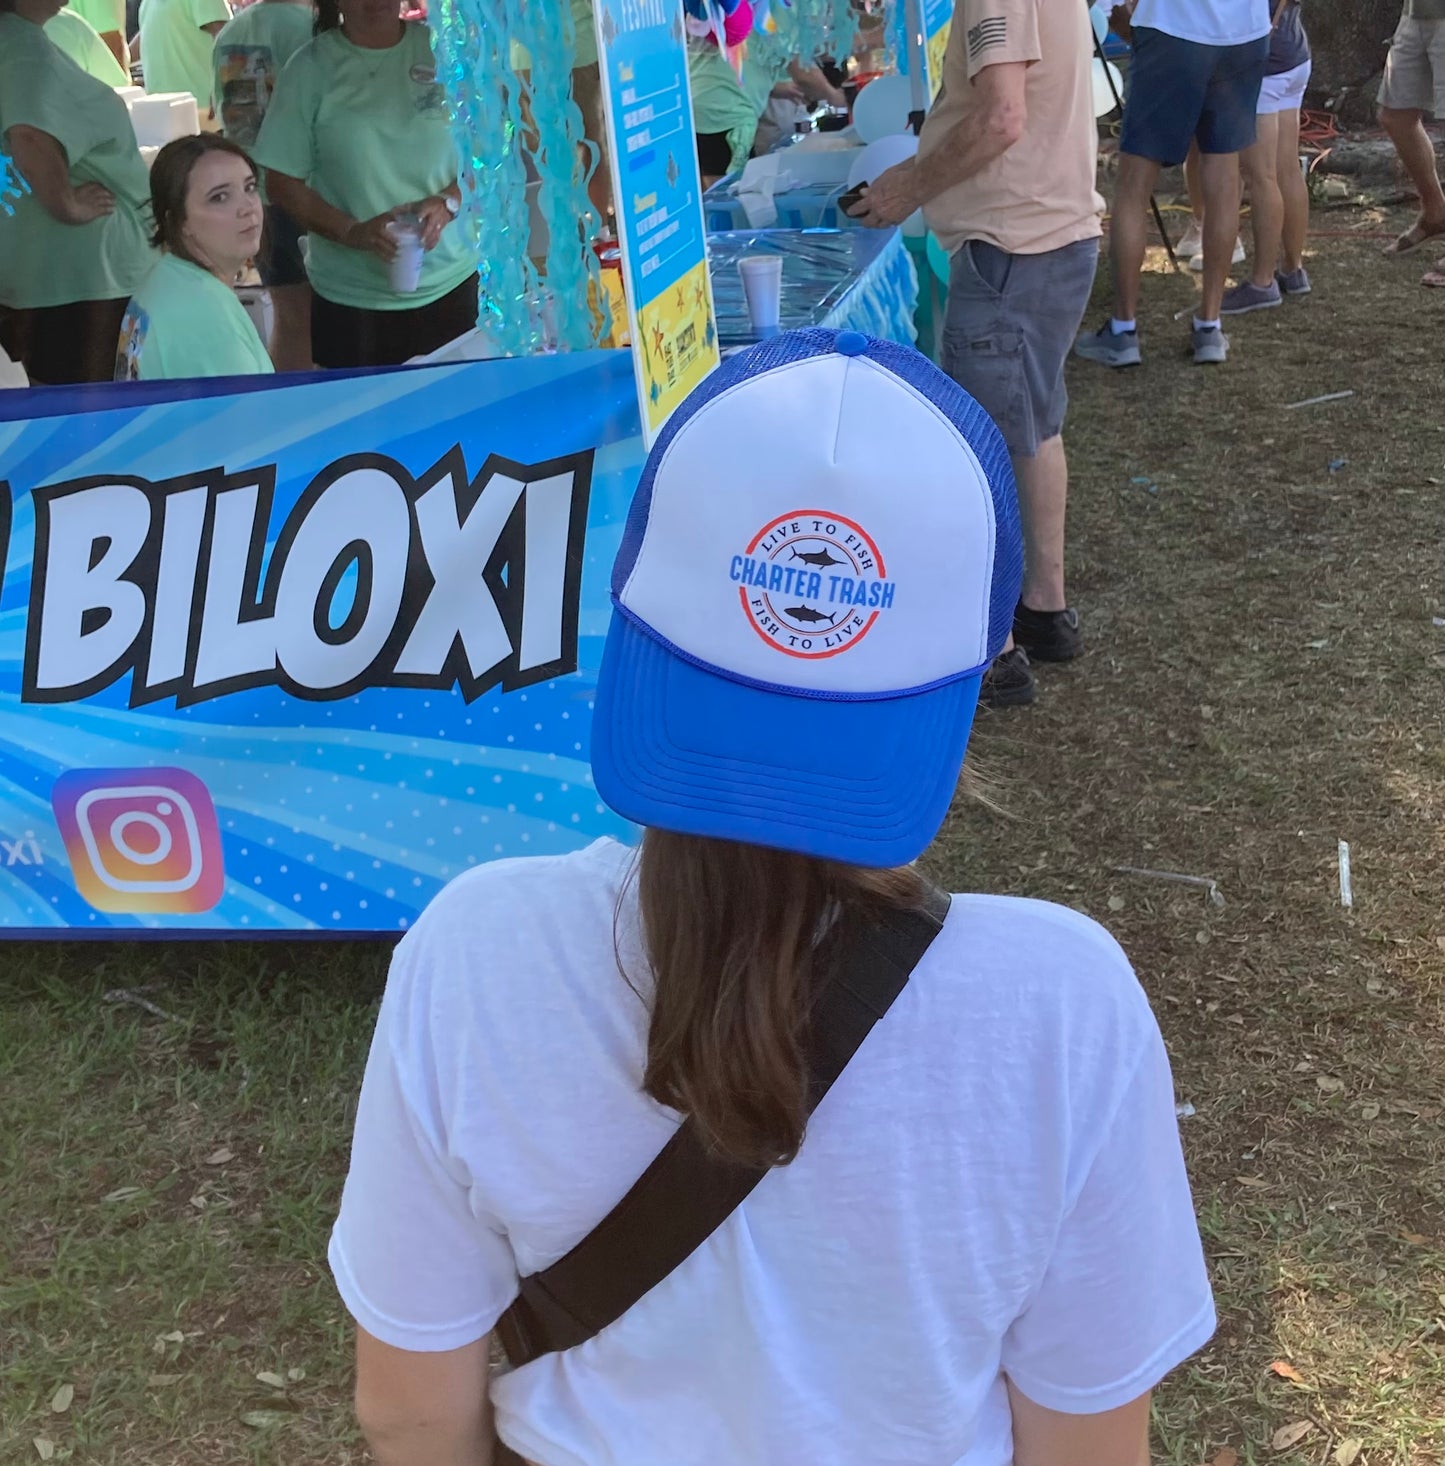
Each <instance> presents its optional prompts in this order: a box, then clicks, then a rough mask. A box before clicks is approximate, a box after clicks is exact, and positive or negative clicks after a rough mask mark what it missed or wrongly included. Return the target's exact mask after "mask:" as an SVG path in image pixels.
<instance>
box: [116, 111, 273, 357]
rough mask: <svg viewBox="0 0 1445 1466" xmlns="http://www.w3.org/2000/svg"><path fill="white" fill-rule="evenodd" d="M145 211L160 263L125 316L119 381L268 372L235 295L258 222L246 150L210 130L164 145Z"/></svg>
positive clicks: (251, 252)
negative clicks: (153, 229)
mask: <svg viewBox="0 0 1445 1466" xmlns="http://www.w3.org/2000/svg"><path fill="white" fill-rule="evenodd" d="M151 208H152V211H153V212H154V214H155V221H156V232H155V244H156V246H157V247H158V248H159V249H160V250H161V251H162V253H161V259H160V263H159V264H158V265H156V267H155V269H153V270H152V271H151V272H150V274H149V275H148V276H147V277H146V282H145V284H144V285H142V286H141V288H140V289H139V290H138V291H136V293H135V296H134V298H133V299H132V300H131V303H130V306H129V308H128V309H127V310H126V313H125V320H124V322H123V323H122V326H121V331H120V345H119V348H118V350H117V353H116V358H115V376H116V380H117V381H122V382H123V381H137V380H144V381H150V380H153V379H156V378H174V377H230V376H249V375H254V374H256V373H260V372H269V371H271V370H272V366H271V358H270V357H269V356H267V355H266V348H265V347H264V346H263V345H262V344H261V338H260V336H258V335H257V334H256V328H255V326H253V325H252V324H251V318H250V317H249V316H248V315H247V314H246V312H245V310H244V309H243V308H242V306H241V302H240V301H239V300H238V299H237V298H236V291H235V281H236V277H237V276H238V275H239V274H240V273H241V271H242V270H243V269H244V268H245V267H246V264H247V262H248V261H249V260H250V259H251V258H252V256H253V255H255V253H256V250H257V248H258V247H259V246H260V243H261V224H262V218H263V214H262V209H261V196H260V194H259V193H258V192H257V190H256V168H255V165H254V164H253V163H252V162H251V160H250V158H248V157H247V156H246V152H245V149H244V148H242V147H240V146H239V145H238V144H236V143H233V142H231V141H230V139H229V138H224V137H218V136H217V135H216V134H215V133H209V132H206V133H202V134H201V135H200V136H199V137H182V138H177V139H175V141H174V142H169V143H167V144H166V145H165V147H163V148H162V149H161V150H160V152H159V153H157V154H156V160H155V163H154V164H153V165H152V166H151Z"/></svg>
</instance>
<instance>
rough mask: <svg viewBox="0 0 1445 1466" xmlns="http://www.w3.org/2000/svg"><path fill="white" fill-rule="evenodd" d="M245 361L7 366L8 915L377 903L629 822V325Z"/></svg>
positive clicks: (234, 919) (3, 787)
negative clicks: (599, 699) (45, 378)
mask: <svg viewBox="0 0 1445 1466" xmlns="http://www.w3.org/2000/svg"><path fill="white" fill-rule="evenodd" d="M265 382H266V385H259V383H258V381H257V380H253V379H246V380H242V379H234V380H231V381H223V382H218V383H216V382H213V383H162V384H141V385H138V386H136V387H134V388H132V387H124V386H107V387H104V388H100V389H78V390H75V391H70V390H65V389H48V390H39V391H30V392H12V393H0V485H3V492H0V546H7V547H8V548H6V550H5V554H4V581H3V587H0V932H4V933H5V934H7V935H14V936H18V935H27V936H37V935H70V936H73V935H76V934H79V933H93V934H94V933H104V934H106V935H112V936H115V935H134V934H142V933H161V932H178V931H187V932H192V933H202V932H204V933H212V934H215V933H221V934H232V935H242V934H247V935H250V934H262V933H274V934H281V933H285V934H292V935H295V934H303V933H332V934H338V935H342V934H355V933H369V932H389V933H393V934H394V933H396V932H398V931H400V930H402V929H404V928H406V927H407V926H408V925H409V924H410V923H411V921H412V920H414V918H415V917H416V915H417V914H418V913H419V912H420V911H421V909H422V907H423V906H425V904H426V903H427V901H428V900H430V898H431V897H432V896H433V895H435V894H436V892H437V891H438V890H439V889H440V888H441V886H443V885H444V884H445V883H446V882H447V881H448V880H449V879H450V878H451V877H452V876H454V875H456V874H458V873H459V872H460V871H462V870H463V869H465V868H466V867H468V866H471V865H475V864H477V863H479V862H483V861H488V860H497V859H502V858H504V857H508V856H517V855H529V854H540V853H545V852H560V851H566V850H571V849H575V848H577V847H579V846H581V845H583V844H585V843H587V842H588V841H589V840H591V839H594V838H596V837H597V836H598V835H601V834H613V835H621V836H626V834H627V827H626V826H625V825H624V823H623V822H622V821H620V820H618V819H617V818H616V817H615V816H614V815H612V814H611V813H610V812H609V811H608V810H607V809H606V808H605V807H604V806H603V805H602V804H601V803H600V801H598V799H597V796H596V794H595V793H594V791H593V789H592V785H591V778H590V773H589V768H588V726H589V713H590V709H591V705H592V696H593V690H594V688H595V685H596V673H597V666H598V661H599V658H600V655H601V649H602V642H603V638H604V637H605V635H606V630H607V622H608V618H609V615H610V602H609V599H608V583H609V572H610V567H611V562H612V559H613V556H614V554H615V552H616V548H617V545H618V542H619V539H620V536H621V529H622V522H623V519H624V517H625V514H626V509H627V506H628V504H629V502H630V500H631V495H632V491H633V489H634V487H635V485H636V482H637V478H638V474H639V473H640V470H641V465H642V460H643V456H644V449H643V444H642V439H641V434H640V427H639V422H638V412H637V403H636V398H635V395H634V386H633V377H632V370H631V365H630V363H629V360H628V357H627V355H626V354H625V353H623V352H588V353H578V354H573V355H563V356H553V357H536V358H527V359H515V360H504V361H492V362H477V363H468V364H465V365H459V366H440V367H424V368H406V369H400V370H395V371H383V372H374V373H362V374H331V375H327V376H324V377H320V378H315V379H309V378H308V379H297V378H289V379H288V378H285V377H278V378H268V379H265ZM18 412H25V413H26V414H27V415H26V416H25V417H24V418H19V417H13V416H12V417H11V420H8V421H7V420H3V419H4V418H5V417H6V416H7V415H13V414H16V413H18Z"/></svg>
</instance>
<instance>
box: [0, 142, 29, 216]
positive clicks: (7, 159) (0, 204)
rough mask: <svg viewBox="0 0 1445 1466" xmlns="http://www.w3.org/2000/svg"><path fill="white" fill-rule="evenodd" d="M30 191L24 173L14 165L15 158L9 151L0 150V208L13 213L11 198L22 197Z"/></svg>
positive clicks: (13, 207)
mask: <svg viewBox="0 0 1445 1466" xmlns="http://www.w3.org/2000/svg"><path fill="white" fill-rule="evenodd" d="M29 192H30V185H29V184H28V183H27V182H26V181H25V175H24V174H23V173H21V171H20V170H19V169H18V168H17V167H16V166H15V160H14V159H13V158H12V157H11V156H10V154H9V153H3V152H0V209H4V210H5V212H6V213H7V214H14V212H15V205H14V204H12V203H11V202H10V200H11V199H13V198H14V199H19V198H24V197H25V195H26V194H27V193H29Z"/></svg>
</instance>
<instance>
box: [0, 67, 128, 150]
mask: <svg viewBox="0 0 1445 1466" xmlns="http://www.w3.org/2000/svg"><path fill="white" fill-rule="evenodd" d="M45 50H46V52H48V53H49V54H44V55H42V56H41V57H40V58H37V61H36V64H34V65H31V64H28V60H29V58H27V64H19V63H17V64H13V65H9V66H6V67H4V68H3V74H0V133H3V132H5V131H8V130H9V129H10V128H12V127H33V128H34V129H35V130H36V131H37V132H43V133H47V134H49V136H51V137H53V138H54V139H55V140H56V142H58V143H59V144H60V146H61V147H62V148H64V149H65V156H66V159H67V160H68V162H69V163H70V166H71V167H72V168H73V167H74V166H75V165H76V163H78V162H79V161H80V159H82V158H83V157H85V155H86V154H87V153H89V152H91V151H92V150H93V149H94V148H96V147H98V146H100V145H101V144H102V143H104V142H106V141H107V140H108V139H106V138H104V137H102V136H100V135H99V134H98V132H97V130H96V127H95V121H96V112H95V108H93V107H84V106H77V105H76V101H75V97H76V92H77V90H78V89H80V88H82V87H99V86H104V85H105V83H104V82H99V81H96V79H95V78H94V77H93V76H87V75H86V74H85V72H83V71H82V70H81V69H80V67H78V66H77V65H76V64H75V62H73V61H72V60H71V59H70V57H69V56H67V55H65V53H64V52H63V51H61V49H60V48H59V47H58V46H55V45H53V44H52V45H49V46H47V47H46V48H45Z"/></svg>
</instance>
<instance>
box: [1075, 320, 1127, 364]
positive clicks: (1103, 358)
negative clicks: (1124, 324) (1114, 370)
mask: <svg viewBox="0 0 1445 1466" xmlns="http://www.w3.org/2000/svg"><path fill="white" fill-rule="evenodd" d="M1074 355H1075V356H1082V357H1083V358H1084V360H1085V361H1097V362H1099V363H1100V364H1101V365H1103V366H1107V367H1128V366H1138V365H1139V363H1140V362H1141V361H1143V359H1144V358H1143V357H1142V356H1140V355H1139V333H1138V331H1115V330H1113V329H1112V327H1111V326H1110V324H1109V322H1108V321H1105V322H1104V324H1103V325H1102V326H1100V327H1099V329H1098V330H1097V331H1086V332H1085V333H1084V334H1083V335H1082V336H1080V337H1079V339H1078V340H1077V341H1075V342H1074Z"/></svg>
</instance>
